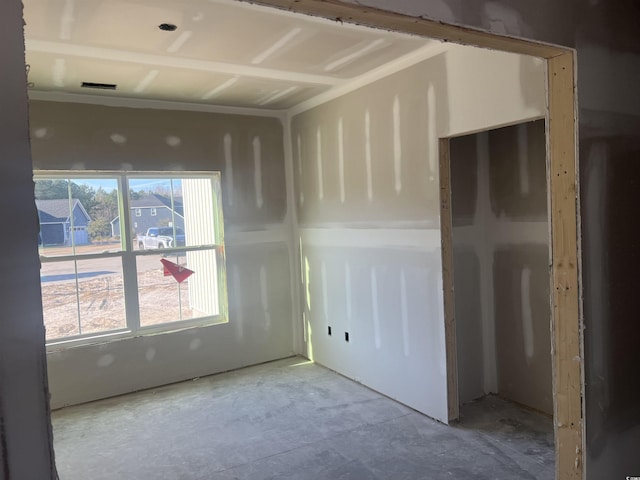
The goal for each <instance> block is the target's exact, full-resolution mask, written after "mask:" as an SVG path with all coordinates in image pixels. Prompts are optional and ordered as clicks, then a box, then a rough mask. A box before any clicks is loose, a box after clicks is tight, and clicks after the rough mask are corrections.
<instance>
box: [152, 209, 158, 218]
mask: <svg viewBox="0 0 640 480" xmlns="http://www.w3.org/2000/svg"><path fill="white" fill-rule="evenodd" d="M157 215H158V210H157V209H156V207H151V216H152V217H155V216H157Z"/></svg>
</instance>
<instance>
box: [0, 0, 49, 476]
mask: <svg viewBox="0 0 640 480" xmlns="http://www.w3.org/2000/svg"><path fill="white" fill-rule="evenodd" d="M0 65H2V89H0V105H1V106H2V113H0V199H1V201H2V203H3V204H4V205H5V206H6V207H7V208H5V212H4V216H5V219H6V222H7V223H6V225H8V226H9V225H10V227H8V228H7V229H6V230H5V232H4V234H3V235H1V236H0V245H1V246H2V251H3V252H4V260H3V270H2V273H3V274H2V276H1V277H0V292H2V294H1V297H0V479H1V480H10V479H22V478H25V479H26V478H38V479H53V478H54V477H55V476H56V473H55V465H54V458H53V445H52V437H51V421H50V418H49V407H48V398H47V397H48V389H47V369H46V363H45V350H44V329H43V327H42V309H41V307H40V305H41V297H40V283H39V269H40V265H39V262H38V255H37V251H38V222H37V213H36V209H35V203H34V201H33V197H34V193H33V182H32V171H31V160H30V151H29V134H28V116H27V114H28V111H27V88H26V74H25V69H24V39H23V31H22V4H21V3H20V2H19V1H8V2H2V3H0ZM9 230H10V231H9Z"/></svg>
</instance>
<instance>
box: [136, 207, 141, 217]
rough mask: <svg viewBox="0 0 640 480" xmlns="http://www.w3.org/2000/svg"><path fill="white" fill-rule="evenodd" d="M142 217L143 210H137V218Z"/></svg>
mask: <svg viewBox="0 0 640 480" xmlns="http://www.w3.org/2000/svg"><path fill="white" fill-rule="evenodd" d="M141 216H142V209H141V208H136V217H141Z"/></svg>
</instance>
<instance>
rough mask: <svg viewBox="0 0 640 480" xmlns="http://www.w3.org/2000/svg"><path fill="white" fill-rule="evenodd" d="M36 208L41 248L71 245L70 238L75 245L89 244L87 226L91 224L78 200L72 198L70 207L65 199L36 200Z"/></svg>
mask: <svg viewBox="0 0 640 480" xmlns="http://www.w3.org/2000/svg"><path fill="white" fill-rule="evenodd" d="M36 207H37V208H38V218H39V220H40V240H39V241H40V244H42V245H43V246H52V245H71V239H72V238H73V239H74V243H75V245H86V244H88V243H89V232H88V231H87V226H88V225H89V222H91V217H89V214H88V213H87V211H86V210H85V208H84V207H83V206H82V203H81V202H80V200H78V199H77V198H73V199H72V200H71V205H70V204H69V199H67V198H61V199H53V200H36ZM71 212H73V215H71ZM72 219H73V221H72ZM72 232H73V237H72Z"/></svg>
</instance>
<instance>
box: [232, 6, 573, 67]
mask: <svg viewBox="0 0 640 480" xmlns="http://www.w3.org/2000/svg"><path fill="white" fill-rule="evenodd" d="M238 1H241V2H249V3H254V4H257V5H265V6H271V7H276V8H280V9H283V10H288V11H292V12H296V13H304V14H307V15H313V16H316V17H323V18H327V19H330V20H336V21H339V22H345V23H354V24H358V25H364V26H367V27H373V28H382V29H384V30H393V31H396V32H403V33H409V34H414V35H419V36H423V37H429V38H432V39H435V40H444V41H447V42H455V43H460V44H463V45H475V46H479V47H483V48H491V49H494V50H501V51H503V52H513V53H522V54H525V55H533V56H535V57H542V58H551V57H554V56H556V55H559V54H561V53H562V52H563V50H562V49H560V48H558V47H555V46H553V45H546V44H543V43H533V42H529V41H526V40H521V39H518V38H509V37H502V36H497V35H493V34H490V33H487V32H483V31H481V30H474V29H471V28H467V27H458V26H453V25H447V24H444V23H441V22H436V21H433V20H429V19H426V18H419V17H411V16H408V15H402V14H399V13H393V12H389V11H386V10H380V9H377V8H373V7H366V6H361V5H352V4H345V3H343V2H341V1H339V0H238Z"/></svg>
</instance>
